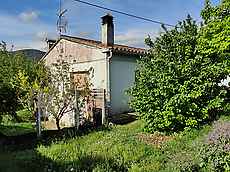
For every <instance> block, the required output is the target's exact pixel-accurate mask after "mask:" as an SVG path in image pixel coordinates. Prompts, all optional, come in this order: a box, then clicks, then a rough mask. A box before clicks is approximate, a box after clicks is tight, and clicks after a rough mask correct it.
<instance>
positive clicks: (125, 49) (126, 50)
mask: <svg viewBox="0 0 230 172" xmlns="http://www.w3.org/2000/svg"><path fill="white" fill-rule="evenodd" d="M61 39H65V40H68V41H72V42H76V43H79V44H85V45H89V46H94V47H98V48H109V49H111V50H112V51H113V52H115V53H121V54H134V55H143V54H146V53H147V50H146V49H143V48H135V47H130V46H126V45H119V44H114V45H111V46H110V45H109V46H106V45H105V44H102V43H101V42H100V41H95V40H90V39H84V38H79V37H72V36H66V35H62V36H61Z"/></svg>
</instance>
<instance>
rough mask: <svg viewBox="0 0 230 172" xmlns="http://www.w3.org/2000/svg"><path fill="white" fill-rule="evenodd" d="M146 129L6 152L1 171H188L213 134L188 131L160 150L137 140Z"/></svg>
mask: <svg viewBox="0 0 230 172" xmlns="http://www.w3.org/2000/svg"><path fill="white" fill-rule="evenodd" d="M221 120H228V121H229V120H230V118H229V117H225V118H222V119H221ZM142 125H143V124H142V122H141V121H135V122H133V123H130V124H128V125H123V126H115V127H113V128H112V129H111V130H105V131H98V132H93V133H90V134H88V135H86V136H81V137H77V138H74V139H69V140H65V141H57V142H53V143H52V144H51V145H49V146H44V145H40V146H38V147H37V148H35V149H34V150H26V151H17V152H9V151H6V150H5V151H2V152H0V171H4V172H5V171H6V172H8V171H31V169H33V171H56V172H57V171H106V172H107V171H133V172H135V171H144V172H145V171H151V172H154V171H160V172H163V171H164V172H166V171H168V172H171V171H180V170H184V171H186V169H187V167H188V166H191V164H196V162H198V161H199V157H198V153H199V148H200V145H201V143H202V142H203V139H204V137H206V135H207V133H208V132H209V131H210V130H211V126H208V125H207V126H204V127H203V128H202V129H200V130H195V129H194V130H190V131H184V132H182V133H180V134H175V135H173V137H174V140H172V141H168V142H167V143H164V144H163V145H161V146H160V147H159V146H154V145H149V144H146V143H144V142H141V141H140V140H139V139H138V138H137V136H138V134H139V133H141V127H142Z"/></svg>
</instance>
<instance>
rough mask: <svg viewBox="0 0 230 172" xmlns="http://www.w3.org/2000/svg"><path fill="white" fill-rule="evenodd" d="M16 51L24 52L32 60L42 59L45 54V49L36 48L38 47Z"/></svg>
mask: <svg viewBox="0 0 230 172" xmlns="http://www.w3.org/2000/svg"><path fill="white" fill-rule="evenodd" d="M14 53H19V54H24V55H25V56H26V57H27V58H29V59H31V60H40V59H41V58H42V56H44V55H45V52H44V51H40V50H36V49H22V50H17V51H14Z"/></svg>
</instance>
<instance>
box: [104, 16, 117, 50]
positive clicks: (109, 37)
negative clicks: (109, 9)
mask: <svg viewBox="0 0 230 172" xmlns="http://www.w3.org/2000/svg"><path fill="white" fill-rule="evenodd" d="M101 19H102V26H101V42H102V43H103V44H104V45H106V46H112V45H113V44H114V24H113V16H112V15H111V14H106V15H105V16H103V17H101Z"/></svg>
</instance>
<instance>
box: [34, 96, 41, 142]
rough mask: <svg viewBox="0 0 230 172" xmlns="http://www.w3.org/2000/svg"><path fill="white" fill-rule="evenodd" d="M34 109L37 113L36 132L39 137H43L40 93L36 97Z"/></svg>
mask: <svg viewBox="0 0 230 172" xmlns="http://www.w3.org/2000/svg"><path fill="white" fill-rule="evenodd" d="M34 109H35V114H36V132H37V137H38V138H40V137H41V100H40V95H38V96H37V97H36V98H34Z"/></svg>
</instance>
